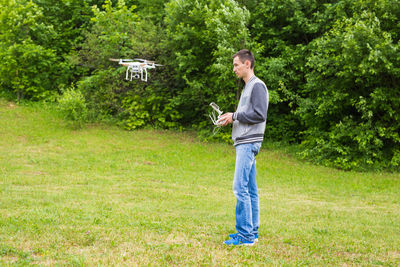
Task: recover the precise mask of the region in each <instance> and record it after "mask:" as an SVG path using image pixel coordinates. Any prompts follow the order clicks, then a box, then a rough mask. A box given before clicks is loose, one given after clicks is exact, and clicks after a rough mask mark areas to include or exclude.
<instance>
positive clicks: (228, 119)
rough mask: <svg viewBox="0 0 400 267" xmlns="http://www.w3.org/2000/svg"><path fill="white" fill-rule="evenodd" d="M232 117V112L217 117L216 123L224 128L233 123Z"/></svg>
mask: <svg viewBox="0 0 400 267" xmlns="http://www.w3.org/2000/svg"><path fill="white" fill-rule="evenodd" d="M232 116H233V113H232V112H228V113H225V114H222V115H221V116H219V118H218V121H217V123H220V124H221V126H226V125H228V124H229V123H232V122H233V118H232Z"/></svg>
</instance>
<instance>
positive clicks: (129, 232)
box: [0, 100, 400, 266]
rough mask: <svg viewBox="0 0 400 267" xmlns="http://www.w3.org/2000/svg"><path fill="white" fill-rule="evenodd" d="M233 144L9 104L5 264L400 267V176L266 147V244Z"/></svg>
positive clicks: (0, 190)
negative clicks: (252, 241) (69, 123)
mask: <svg viewBox="0 0 400 267" xmlns="http://www.w3.org/2000/svg"><path fill="white" fill-rule="evenodd" d="M234 163H235V151H234V148H233V147H232V146H230V145H227V144H218V143H203V142H200V141H198V140H197V139H196V137H194V136H193V135H192V134H189V133H177V132H172V131H157V130H139V131H134V132H127V131H123V130H121V129H118V128H116V127H110V126H105V125H91V126H87V127H86V128H85V129H82V130H71V129H69V128H68V127H66V126H65V123H64V122H63V121H62V120H61V119H60V118H59V117H58V116H57V115H56V113H55V112H54V111H52V110H51V108H46V107H44V106H43V105H32V106H17V105H15V104H12V103H9V102H5V101H4V100H0V265H6V266H7V265H29V264H32V265H35V264H39V265H76V266H81V265H84V266H86V265H89V266H93V265H98V266H100V265H124V266H132V265H133V266H135V265H138V266H142V265H150V266H159V265H175V266H178V265H179V266H181V265H214V266H221V265H222V266H225V265H287V266H293V265H294V266H297V265H311V266H343V265H344V266H346V265H357V266H359V265H361V266H398V265H400V174H390V173H357V172H344V171H339V170H336V169H330V168H324V167H318V166H314V165H311V164H307V163H304V162H301V161H298V160H296V159H293V158H292V157H290V156H289V155H286V154H285V153H283V152H281V151H279V150H276V149H275V150H274V149H268V148H264V149H262V151H261V152H260V154H259V155H258V158H257V167H258V186H259V190H260V203H261V207H260V208H261V226H260V240H259V242H258V243H257V244H256V245H255V246H254V247H227V246H225V245H223V241H224V240H225V239H227V235H228V234H229V233H233V232H235V217H234V216H235V214H234V209H235V198H234V196H233V193H232V190H231V188H232V179H233V171H234Z"/></svg>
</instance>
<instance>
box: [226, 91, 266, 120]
mask: <svg viewBox="0 0 400 267" xmlns="http://www.w3.org/2000/svg"><path fill="white" fill-rule="evenodd" d="M250 102H251V104H252V107H253V110H251V111H248V112H246V113H245V112H235V113H231V112H228V113H225V114H223V115H221V117H220V119H219V120H218V121H220V122H223V124H222V126H226V125H228V124H229V123H232V122H233V121H234V120H239V121H240V122H243V123H248V124H256V123H260V122H263V121H265V120H266V119H267V110H268V98H267V90H266V88H265V87H264V85H263V84H261V83H256V84H255V85H254V88H253V91H252V93H251V97H250Z"/></svg>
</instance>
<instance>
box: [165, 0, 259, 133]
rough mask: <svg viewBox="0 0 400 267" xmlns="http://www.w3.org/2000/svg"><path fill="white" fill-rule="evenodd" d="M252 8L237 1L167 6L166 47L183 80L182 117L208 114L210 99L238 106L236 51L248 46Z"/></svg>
mask: <svg viewBox="0 0 400 267" xmlns="http://www.w3.org/2000/svg"><path fill="white" fill-rule="evenodd" d="M248 19H249V12H248V11H247V10H246V9H243V8H241V7H240V6H239V5H238V4H237V3H236V1H220V0H212V1H194V0H185V1H171V2H170V3H168V5H167V6H166V19H165V24H166V26H167V37H168V38H167V45H166V46H167V49H168V50H169V51H172V55H171V64H173V65H174V66H175V68H176V76H175V79H177V80H178V81H180V82H179V85H180V86H179V89H180V91H179V92H178V95H177V96H176V97H175V98H176V99H177V101H178V103H179V105H180V111H181V113H182V115H183V117H184V121H183V123H186V124H194V125H195V124H196V125H197V124H199V123H200V122H201V121H204V120H205V119H206V117H205V116H203V114H206V110H207V108H208V104H209V103H210V102H216V103H218V104H219V105H220V107H221V108H222V109H223V110H225V111H229V110H233V108H234V104H235V98H236V97H235V94H236V87H237V85H236V84H235V78H234V75H233V72H232V55H233V54H234V53H235V52H237V51H238V50H239V49H241V48H245V47H249V45H251V44H252V43H251V42H250V41H249V32H248V29H247V27H246V23H247V21H248Z"/></svg>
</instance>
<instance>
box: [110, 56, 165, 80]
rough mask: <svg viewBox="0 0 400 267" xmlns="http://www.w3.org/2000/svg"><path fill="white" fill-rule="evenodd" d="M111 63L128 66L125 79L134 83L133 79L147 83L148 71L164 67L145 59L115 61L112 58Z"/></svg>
mask: <svg viewBox="0 0 400 267" xmlns="http://www.w3.org/2000/svg"><path fill="white" fill-rule="evenodd" d="M110 60H111V61H117V62H118V63H119V64H120V65H122V66H126V67H127V69H126V75H125V79H126V80H128V81H132V79H141V80H142V81H144V82H147V69H155V68H156V66H162V65H160V64H155V62H154V61H148V60H145V59H140V58H135V59H114V58H110Z"/></svg>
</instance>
